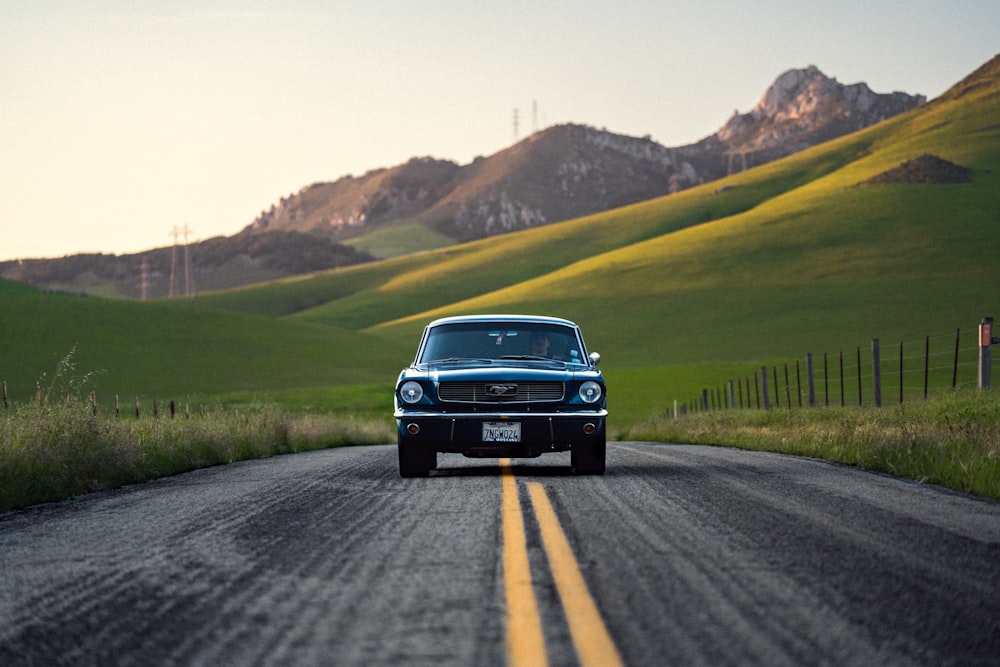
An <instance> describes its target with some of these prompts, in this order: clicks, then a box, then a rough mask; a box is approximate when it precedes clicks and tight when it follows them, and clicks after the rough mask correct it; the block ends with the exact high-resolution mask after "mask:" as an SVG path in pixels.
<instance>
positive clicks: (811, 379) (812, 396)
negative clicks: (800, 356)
mask: <svg viewBox="0 0 1000 667" xmlns="http://www.w3.org/2000/svg"><path fill="white" fill-rule="evenodd" d="M806 384H807V385H808V386H809V407H810V408H815V407H816V376H815V375H814V374H813V354H812V352H807V353H806Z"/></svg>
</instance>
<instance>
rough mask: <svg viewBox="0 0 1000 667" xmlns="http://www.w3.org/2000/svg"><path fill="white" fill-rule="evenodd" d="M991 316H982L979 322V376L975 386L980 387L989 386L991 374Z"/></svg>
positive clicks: (986, 387) (985, 387) (987, 387)
mask: <svg viewBox="0 0 1000 667" xmlns="http://www.w3.org/2000/svg"><path fill="white" fill-rule="evenodd" d="M992 345H993V318H992V317H984V318H983V319H982V321H980V322H979V377H978V379H977V381H976V386H977V387H979V388H980V389H989V388H990V379H991V376H992V375H993V349H992Z"/></svg>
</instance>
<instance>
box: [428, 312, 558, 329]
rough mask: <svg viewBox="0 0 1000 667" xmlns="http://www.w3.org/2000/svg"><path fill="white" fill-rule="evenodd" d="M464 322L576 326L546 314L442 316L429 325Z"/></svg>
mask: <svg viewBox="0 0 1000 667" xmlns="http://www.w3.org/2000/svg"><path fill="white" fill-rule="evenodd" d="M462 322H511V323H516V324H560V325H562V326H569V327H576V324H575V323H574V322H571V321H569V320H566V319H563V318H561V317H548V316H546V315H502V314H501V315H457V316H454V317H442V318H440V319H437V320H434V321H433V322H431V323H430V324H428V325H427V326H428V327H435V326H438V325H439V324H456V323H462Z"/></svg>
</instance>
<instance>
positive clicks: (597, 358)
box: [590, 352, 601, 367]
mask: <svg viewBox="0 0 1000 667" xmlns="http://www.w3.org/2000/svg"><path fill="white" fill-rule="evenodd" d="M599 363H601V355H599V354H598V353H597V352H591V353H590V365H591V366H594V367H596V366H597V364H599Z"/></svg>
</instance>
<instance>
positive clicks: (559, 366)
mask: <svg viewBox="0 0 1000 667" xmlns="http://www.w3.org/2000/svg"><path fill="white" fill-rule="evenodd" d="M415 377H425V378H428V379H429V380H431V381H432V382H435V383H437V382H490V381H493V380H497V381H511V380H518V381H522V382H528V381H531V380H540V381H548V382H553V381H555V382H569V381H572V380H581V379H591V378H600V377H601V372H600V371H599V370H597V369H595V368H592V367H590V366H581V365H579V364H567V363H564V362H562V361H513V360H511V361H508V360H502V361H494V362H493V363H492V364H488V365H486V364H482V363H481V362H480V363H477V364H475V365H469V364H468V363H465V362H463V363H458V362H448V363H443V364H440V363H435V364H419V365H417V366H411V367H410V368H407V369H405V370H404V371H403V372H402V373H401V375H400V379H403V378H406V379H413V378H415Z"/></svg>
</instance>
